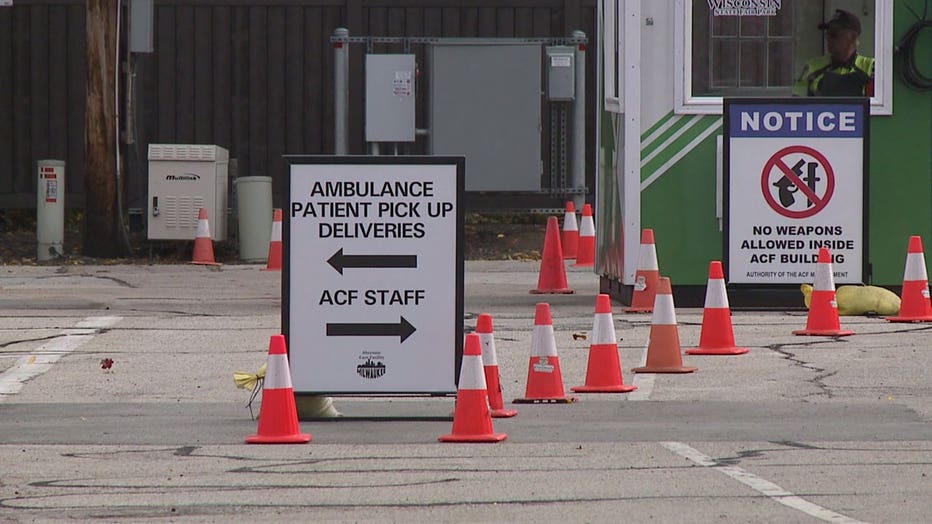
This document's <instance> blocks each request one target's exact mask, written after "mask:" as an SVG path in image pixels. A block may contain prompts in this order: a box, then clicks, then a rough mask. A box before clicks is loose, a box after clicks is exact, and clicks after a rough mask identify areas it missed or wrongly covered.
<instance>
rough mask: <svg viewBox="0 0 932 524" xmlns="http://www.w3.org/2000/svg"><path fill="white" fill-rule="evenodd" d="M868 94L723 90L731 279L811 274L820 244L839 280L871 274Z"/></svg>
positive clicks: (782, 279)
mask: <svg viewBox="0 0 932 524" xmlns="http://www.w3.org/2000/svg"><path fill="white" fill-rule="evenodd" d="M868 115H869V110H868V106H867V99H864V100H861V99H844V98H840V99H829V98H822V99H806V98H793V99H725V106H724V118H725V122H724V125H725V192H726V193H725V194H726V198H725V204H726V210H725V220H726V223H727V227H726V231H725V254H726V256H725V263H726V266H727V275H726V276H727V278H728V281H729V282H730V283H748V284H801V283H807V282H812V280H813V277H814V273H815V268H816V261H817V259H818V252H819V248H820V247H826V248H828V250H829V252H830V253H831V254H832V270H833V272H834V273H835V281H836V283H860V282H863V281H864V278H865V277H866V275H865V274H864V268H865V265H866V264H865V257H866V255H867V249H866V238H867V235H866V232H865V230H866V224H867V217H866V216H865V209H866V207H865V198H866V195H867V187H866V185H867V184H866V181H867V178H866V174H865V172H866V170H867V166H868V162H867V150H868V143H867V137H868V122H869V121H868Z"/></svg>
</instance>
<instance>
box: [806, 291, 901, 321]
mask: <svg viewBox="0 0 932 524" xmlns="http://www.w3.org/2000/svg"><path fill="white" fill-rule="evenodd" d="M799 289H800V290H801V291H802V292H803V300H804V301H805V302H806V307H809V301H810V300H811V299H812V286H810V285H809V284H803V285H801V286H799ZM835 301H836V302H838V314H839V315H841V316H857V315H881V316H884V315H896V314H897V313H899V312H900V297H898V296H897V295H896V293H894V292H892V291H890V290H888V289H884V288H882V287H877V286H838V288H837V289H835Z"/></svg>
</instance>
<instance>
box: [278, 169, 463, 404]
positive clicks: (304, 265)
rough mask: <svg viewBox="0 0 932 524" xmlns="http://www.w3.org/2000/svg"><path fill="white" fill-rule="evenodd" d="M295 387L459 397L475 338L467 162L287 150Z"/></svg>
mask: <svg viewBox="0 0 932 524" xmlns="http://www.w3.org/2000/svg"><path fill="white" fill-rule="evenodd" d="M286 160H287V161H288V193H287V194H288V199H289V202H288V204H287V206H288V207H287V209H286V211H285V220H284V224H283V226H284V228H283V229H284V234H283V243H282V244H283V253H284V257H283V275H282V276H283V284H282V297H283V300H282V315H283V319H282V324H283V331H284V332H285V334H286V336H287V339H288V350H289V359H290V367H291V374H292V382H293V385H294V390H295V392H298V393H301V392H304V393H343V394H366V393H374V394H415V393H427V394H449V393H455V392H456V375H457V371H458V363H459V361H460V359H461V357H462V345H463V255H462V253H463V252H462V242H461V238H462V235H461V232H462V224H463V210H462V208H461V207H460V200H461V199H460V197H461V195H462V193H463V187H464V169H465V160H464V159H463V158H461V157H459V158H457V157H404V156H391V157H388V156H384V157H383V156H374V157H352V156H340V157H286Z"/></svg>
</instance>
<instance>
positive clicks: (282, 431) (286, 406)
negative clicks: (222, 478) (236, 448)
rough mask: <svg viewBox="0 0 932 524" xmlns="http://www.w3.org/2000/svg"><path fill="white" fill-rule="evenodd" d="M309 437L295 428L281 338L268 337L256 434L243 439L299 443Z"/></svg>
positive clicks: (292, 392)
mask: <svg viewBox="0 0 932 524" xmlns="http://www.w3.org/2000/svg"><path fill="white" fill-rule="evenodd" d="M310 440H311V436H310V435H309V434H307V433H301V428H299V427H298V410H297V408H296V407H295V401H294V389H292V387H291V370H290V369H288V352H287V350H286V349H285V337H284V336H283V335H272V339H271V340H270V341H269V359H268V363H267V364H266V369H265V381H264V383H263V386H262V407H261V408H260V411H259V431H258V433H256V434H255V435H252V436H250V437H246V442H247V443H249V444H303V443H305V442H310Z"/></svg>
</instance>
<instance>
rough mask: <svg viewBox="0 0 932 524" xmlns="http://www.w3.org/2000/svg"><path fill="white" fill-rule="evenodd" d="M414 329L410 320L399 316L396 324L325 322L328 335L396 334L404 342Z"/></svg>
mask: <svg viewBox="0 0 932 524" xmlns="http://www.w3.org/2000/svg"><path fill="white" fill-rule="evenodd" d="M415 331H417V330H416V329H415V328H414V326H412V325H411V323H410V322H408V321H407V320H405V317H401V321H400V322H398V323H397V324H352V323H347V324H340V323H333V324H331V323H329V322H328V323H327V336H328V337H394V336H397V337H399V338H400V339H401V340H400V341H401V342H404V341H405V340H407V338H408V337H410V336H411V335H412V334H413V333H414V332H415Z"/></svg>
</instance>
